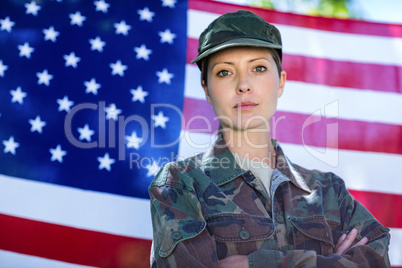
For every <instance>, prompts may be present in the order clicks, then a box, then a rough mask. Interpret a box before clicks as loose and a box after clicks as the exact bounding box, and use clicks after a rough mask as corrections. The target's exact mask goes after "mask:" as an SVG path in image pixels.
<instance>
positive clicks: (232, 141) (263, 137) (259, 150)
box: [222, 129, 276, 169]
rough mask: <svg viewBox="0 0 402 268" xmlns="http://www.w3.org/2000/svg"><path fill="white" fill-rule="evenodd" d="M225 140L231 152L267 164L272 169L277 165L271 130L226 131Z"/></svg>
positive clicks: (224, 133)
mask: <svg viewBox="0 0 402 268" xmlns="http://www.w3.org/2000/svg"><path fill="white" fill-rule="evenodd" d="M222 133H223V138H224V140H225V142H226V145H227V146H228V148H229V150H230V151H231V152H232V153H233V154H237V155H239V156H241V157H243V158H247V159H250V160H253V161H259V162H265V163H267V164H268V165H269V166H270V167H271V168H273V169H274V168H275V165H276V152H275V148H274V146H273V145H272V141H271V135H270V132H269V130H259V131H256V130H252V131H247V130H233V129H230V130H226V131H222Z"/></svg>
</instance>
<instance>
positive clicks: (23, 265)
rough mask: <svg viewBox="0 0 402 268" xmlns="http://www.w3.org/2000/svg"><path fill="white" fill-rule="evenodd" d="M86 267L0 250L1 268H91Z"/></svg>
mask: <svg viewBox="0 0 402 268" xmlns="http://www.w3.org/2000/svg"><path fill="white" fill-rule="evenodd" d="M89 267H93V266H85V265H79V264H73V263H67V262H61V261H55V260H51V259H45V258H40V257H36V256H30V255H25V254H19V253H15V252H10V251H5V250H0V268H89Z"/></svg>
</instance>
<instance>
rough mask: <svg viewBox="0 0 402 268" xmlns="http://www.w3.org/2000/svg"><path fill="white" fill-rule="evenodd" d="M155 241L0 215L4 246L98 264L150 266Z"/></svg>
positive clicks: (31, 252) (29, 252)
mask: <svg viewBox="0 0 402 268" xmlns="http://www.w3.org/2000/svg"><path fill="white" fill-rule="evenodd" d="M150 248H151V241H149V240H143V239H136V238H132V237H125V236H119V235H112V234H107V233H101V232H95V231H89V230H83V229H77V228H72V227H67V226H62V225H57V224H51V223H46V222H40V221H34V220H28V219H24V218H19V217H14V216H9V215H5V214H0V249H3V250H8V251H13V252H18V253H22V254H27V255H33V256H38V257H43V258H48V259H54V260H59V261H64V262H69V263H75V264H81V265H88V266H96V267H144V268H145V267H149V256H150Z"/></svg>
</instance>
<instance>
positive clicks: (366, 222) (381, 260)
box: [248, 174, 390, 268]
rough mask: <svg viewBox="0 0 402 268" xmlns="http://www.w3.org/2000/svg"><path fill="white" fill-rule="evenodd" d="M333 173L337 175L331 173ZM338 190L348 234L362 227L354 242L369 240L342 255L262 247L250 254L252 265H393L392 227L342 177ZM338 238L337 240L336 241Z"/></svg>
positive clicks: (344, 226)
mask: <svg viewBox="0 0 402 268" xmlns="http://www.w3.org/2000/svg"><path fill="white" fill-rule="evenodd" d="M330 175H331V176H332V175H333V174H330ZM332 180H333V181H332V182H333V185H334V190H335V192H336V196H337V200H336V199H334V202H336V201H338V205H339V211H340V216H341V226H342V229H343V232H344V233H348V232H349V231H350V230H352V229H353V228H356V229H357V230H358V236H357V238H356V241H354V243H356V242H358V240H360V239H362V238H363V237H367V238H368V243H367V244H366V245H362V246H355V247H352V248H350V249H349V250H347V251H346V252H345V253H344V254H342V255H337V254H331V255H329V256H322V255H319V254H317V253H316V252H315V251H311V250H310V251H308V250H288V251H285V252H281V251H276V250H264V249H260V250H257V251H255V252H253V253H251V254H250V255H249V256H248V259H249V266H250V267H255V268H257V267H267V266H266V263H268V262H269V263H270V265H269V267H302V266H303V267H390V261H389V257H388V246H389V241H390V235H389V229H388V228H386V227H384V226H382V225H381V224H380V223H379V222H378V221H377V220H376V219H375V218H374V217H373V215H372V214H371V213H370V212H369V211H368V210H367V209H366V208H365V207H364V206H363V205H362V204H361V203H359V202H358V201H356V200H355V199H354V198H353V196H352V195H351V194H350V193H349V192H348V191H347V189H346V187H345V184H344V182H343V180H342V179H340V178H339V177H337V176H334V177H333V178H332ZM336 242H337V241H334V244H336Z"/></svg>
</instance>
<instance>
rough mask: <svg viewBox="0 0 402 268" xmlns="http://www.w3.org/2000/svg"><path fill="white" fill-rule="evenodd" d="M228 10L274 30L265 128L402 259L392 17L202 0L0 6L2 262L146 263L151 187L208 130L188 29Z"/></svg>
mask: <svg viewBox="0 0 402 268" xmlns="http://www.w3.org/2000/svg"><path fill="white" fill-rule="evenodd" d="M238 9H248V10H251V11H254V12H255V13H257V14H259V15H260V16H262V17H264V18H265V19H266V20H267V21H269V22H272V23H274V24H275V25H277V26H278V28H279V29H280V31H281V33H282V37H283V43H284V49H283V51H284V69H285V70H286V71H287V73H288V82H287V84H286V87H285V93H284V96H282V97H281V99H280V100H279V106H278V111H277V113H276V114H275V116H274V118H273V120H272V125H273V126H274V127H273V128H272V131H273V135H274V137H275V138H277V139H278V140H279V141H280V143H281V145H282V146H283V148H284V151H285V152H286V154H287V155H288V156H289V158H290V159H291V160H292V161H293V162H295V163H298V164H300V165H302V166H305V167H307V168H317V169H321V170H325V171H333V172H335V173H336V174H338V175H340V176H341V177H342V178H343V179H344V180H345V181H346V185H347V187H348V188H349V190H350V192H351V193H352V194H353V195H354V196H355V197H356V198H357V199H358V200H360V201H361V202H362V203H363V204H364V205H365V206H366V207H367V208H368V209H369V210H370V211H371V212H372V213H373V214H374V215H375V216H376V217H377V219H378V220H379V221H380V222H381V223H382V224H384V225H385V226H388V227H391V249H390V257H391V264H392V266H393V267H398V266H400V267H402V256H401V254H400V244H401V243H402V229H401V228H402V209H401V208H402V207H401V204H402V181H401V180H400V179H399V174H398V173H399V172H400V168H401V166H402V156H401V155H402V116H401V114H402V105H401V104H402V95H401V94H402V84H401V81H402V25H396V24H379V23H370V22H364V21H355V20H339V19H328V18H317V17H310V16H302V15H295V14H290V13H282V12H277V11H272V10H263V9H258V8H252V7H243V6H237V5H232V4H226V3H220V2H214V1H209V0H189V1H187V2H186V1H176V0H162V1H159V0H158V1H129V0H126V1H119V2H117V1H113V2H112V1H104V0H99V1H93V2H92V1H79V0H77V1H67V0H64V1H26V2H24V1H11V0H8V1H2V2H1V4H0V27H1V28H0V29H1V30H0V141H1V144H0V145H2V146H3V147H2V151H0V267H82V266H91V267H147V266H149V250H150V245H151V239H152V226H151V218H150V212H149V200H148V198H149V197H148V194H147V187H148V185H149V183H150V182H151V180H152V178H153V176H154V175H155V174H156V172H157V171H158V168H159V167H160V166H161V165H163V164H164V163H167V162H168V161H175V160H176V159H179V158H183V157H186V156H191V155H193V154H195V153H197V152H201V151H205V149H206V148H207V147H208V146H210V145H211V142H213V140H214V139H215V137H216V136H215V134H214V131H215V129H216V125H217V124H216V120H214V115H213V111H212V109H211V107H210V106H209V104H208V103H207V101H206V100H205V97H204V96H203V91H202V89H201V86H200V83H199V80H200V73H199V71H198V69H197V67H196V66H195V65H192V64H190V61H191V59H193V58H194V57H195V55H196V47H197V42H198V40H197V38H198V36H199V34H200V33H201V31H202V30H203V29H204V28H205V27H206V26H207V25H208V24H209V23H210V22H211V21H212V20H213V19H214V18H216V17H218V16H219V15H220V14H223V13H225V12H230V11H235V10H238Z"/></svg>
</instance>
